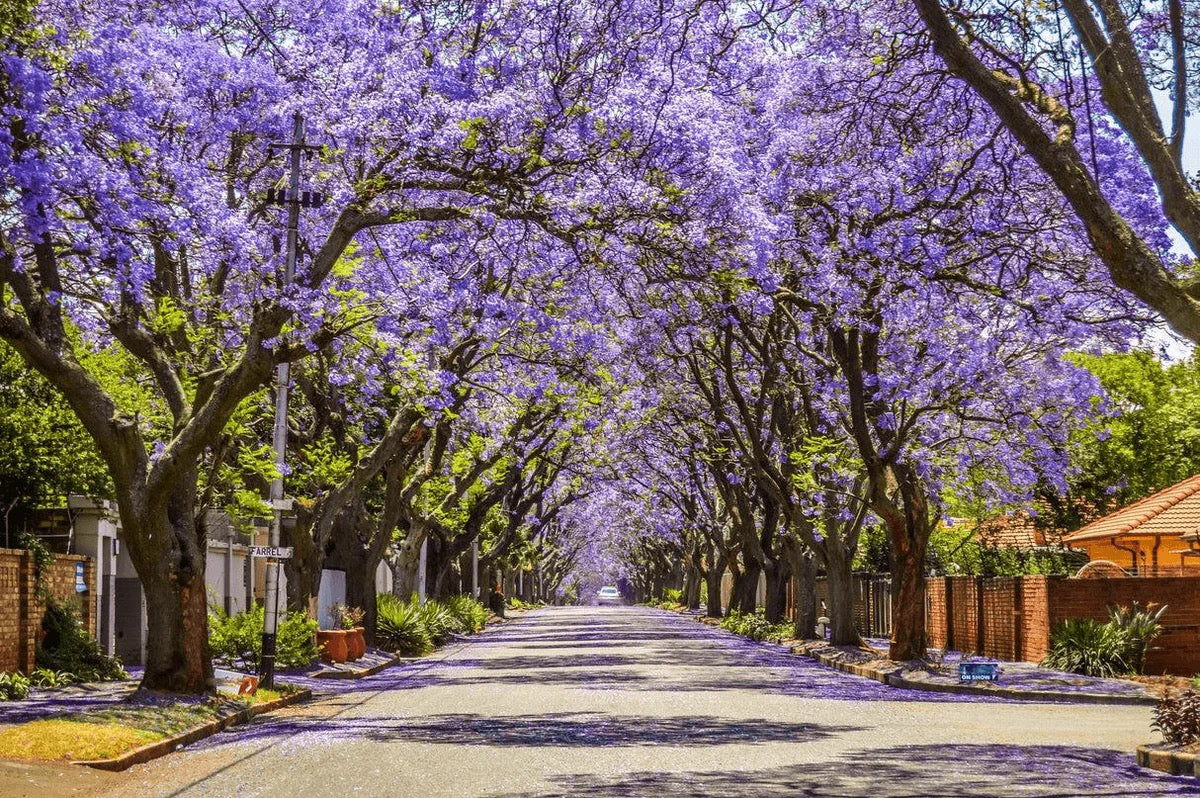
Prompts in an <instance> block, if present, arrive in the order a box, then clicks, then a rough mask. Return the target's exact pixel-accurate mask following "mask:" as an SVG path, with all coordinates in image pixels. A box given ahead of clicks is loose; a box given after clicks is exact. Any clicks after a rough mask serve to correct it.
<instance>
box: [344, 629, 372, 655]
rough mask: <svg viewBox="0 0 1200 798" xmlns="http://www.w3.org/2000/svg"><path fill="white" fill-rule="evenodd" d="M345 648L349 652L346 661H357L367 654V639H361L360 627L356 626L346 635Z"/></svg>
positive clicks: (361, 631)
mask: <svg viewBox="0 0 1200 798" xmlns="http://www.w3.org/2000/svg"><path fill="white" fill-rule="evenodd" d="M346 647H347V648H348V649H349V650H350V651H349V654H348V656H347V659H359V658H360V657H362V655H363V654H366V653H367V639H366V638H365V637H363V628H362V627H361V626H356V627H354V628H353V629H351V630H349V631H348V632H347V633H346Z"/></svg>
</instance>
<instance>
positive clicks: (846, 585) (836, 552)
mask: <svg viewBox="0 0 1200 798" xmlns="http://www.w3.org/2000/svg"><path fill="white" fill-rule="evenodd" d="M850 568H851V559H850V556H849V553H848V552H847V551H846V549H845V547H844V546H842V545H841V544H840V543H839V542H838V541H835V540H832V539H830V540H827V541H826V545H825V577H826V579H825V583H826V585H827V586H828V588H829V642H830V643H832V644H833V645H835V646H858V645H862V638H861V637H859V634H858V630H857V629H856V628H855V626H854V577H853V575H852V573H851V570H850Z"/></svg>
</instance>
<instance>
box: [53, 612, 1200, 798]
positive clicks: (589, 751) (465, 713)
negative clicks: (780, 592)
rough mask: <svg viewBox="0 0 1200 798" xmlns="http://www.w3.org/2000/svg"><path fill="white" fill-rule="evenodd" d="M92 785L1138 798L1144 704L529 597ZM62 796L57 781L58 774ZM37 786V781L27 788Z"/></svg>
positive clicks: (1160, 787)
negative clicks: (325, 689) (906, 683)
mask: <svg viewBox="0 0 1200 798" xmlns="http://www.w3.org/2000/svg"><path fill="white" fill-rule="evenodd" d="M336 689H337V690H338V692H337V693H336V694H333V695H331V696H329V697H328V698H326V699H325V700H321V701H316V702H313V703H311V704H309V705H307V706H304V707H301V708H294V709H291V710H285V711H284V712H283V713H280V714H279V715H277V716H274V717H271V718H268V719H263V720H260V721H258V722H256V723H254V724H252V725H250V726H247V727H241V728H235V729H233V730H230V731H228V732H226V733H224V734H221V735H218V736H217V737H214V738H211V739H209V740H208V741H205V742H203V743H200V744H197V745H196V746H193V747H191V748H190V749H188V750H186V751H183V752H179V753H176V754H172V755H171V756H168V757H166V758H164V759H160V760H158V761H156V762H153V763H150V764H147V765H143V766H139V767H136V768H133V769H131V770H129V771H127V772H125V773H122V774H104V775H103V776H102V777H97V778H96V779H95V780H94V781H93V782H92V783H90V784H88V785H87V792H89V793H91V794H110V795H117V794H121V795H131V794H137V795H147V796H149V795H186V796H220V797H221V798H225V797H226V796H243V795H245V796H251V795H268V796H289V797H291V796H325V795H336V796H346V795H355V796H398V797H401V798H404V797H407V796H414V797H415V796H421V798H427V797H431V796H443V795H444V796H455V798H458V797H459V796H475V795H479V796H493V797H494V798H516V796H535V797H537V798H541V796H556V795H586V796H599V797H600V798H605V797H607V796H654V797H655V798H663V797H665V796H704V797H705V798H710V797H711V796H734V797H736V798H741V797H745V798H750V796H753V797H754V798H764V797H766V798H770V796H784V795H787V796H794V795H818V796H855V795H870V796H881V797H885V796H913V797H914V798H915V797H916V796H978V795H994V796H1083V795H1103V796H1132V795H1136V796H1152V795H1192V794H1197V791H1196V790H1195V789H1194V785H1196V784H1197V782H1195V781H1192V780H1190V779H1181V778H1172V777H1168V776H1165V775H1163V774H1159V773H1156V772H1153V771H1145V770H1141V769H1139V768H1137V767H1136V766H1134V765H1133V764H1132V762H1133V760H1132V756H1131V755H1130V752H1131V751H1132V750H1133V748H1134V746H1135V745H1137V744H1138V743H1141V742H1145V741H1148V740H1150V739H1153V735H1152V734H1151V732H1150V731H1149V720H1150V710H1149V709H1148V708H1145V707H1103V706H1077V705H1061V704H1059V705H1055V704H1025V703H1014V702H991V701H987V700H978V699H976V700H962V699H961V698H960V697H956V696H942V695H938V694H930V693H913V692H907V691H902V690H895V689H892V688H887V687H884V686H883V685H880V684H877V683H875V682H871V681H867V680H865V679H859V678H857V677H853V676H848V675H845V674H842V673H838V672H835V671H832V670H829V669H827V668H824V667H821V666H819V665H816V664H815V663H812V662H811V661H808V660H804V659H801V658H798V657H793V656H790V655H786V654H783V653H782V652H781V651H779V650H778V649H777V648H771V647H763V646H760V645H758V644H753V643H750V642H749V641H743V640H741V639H740V638H734V637H732V636H731V635H728V634H726V633H725V632H722V631H720V630H714V629H710V628H708V627H706V626H703V625H702V624H698V623H696V622H695V621H694V620H691V619H688V618H684V617H680V616H676V615H673V614H669V613H664V612H658V611H652V610H644V609H636V608H612V609H598V608H571V609H546V610H542V611H539V612H535V613H531V614H530V615H528V616H526V617H525V618H523V619H521V620H518V621H516V622H515V623H512V624H509V625H508V626H506V627H503V628H501V629H498V630H496V631H493V632H490V633H487V634H485V635H483V636H481V637H480V638H478V639H477V640H475V641H473V642H468V643H463V644H459V645H455V646H452V647H451V648H449V649H447V650H445V651H443V652H441V653H439V654H438V655H435V656H434V657H433V658H431V659H429V660H426V661H422V662H419V663H416V664H414V665H410V666H407V667H405V668H403V669H399V670H397V669H391V670H389V671H385V672H384V673H383V674H380V675H378V676H376V677H372V678H370V679H367V680H363V681H361V682H357V683H355V684H354V685H353V686H351V685H343V684H339V685H337V687H336ZM59 784H60V785H63V787H60V789H63V791H65V784H66V782H59ZM39 794H40V795H47V794H53V792H49V793H47V792H40V793H39Z"/></svg>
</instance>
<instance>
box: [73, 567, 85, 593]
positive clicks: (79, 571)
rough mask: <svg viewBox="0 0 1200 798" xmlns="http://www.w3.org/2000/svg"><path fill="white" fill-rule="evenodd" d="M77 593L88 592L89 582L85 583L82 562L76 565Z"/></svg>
mask: <svg viewBox="0 0 1200 798" xmlns="http://www.w3.org/2000/svg"><path fill="white" fill-rule="evenodd" d="M75 592H76V593H86V592H88V590H87V582H85V581H84V580H83V563H81V562H77V563H75Z"/></svg>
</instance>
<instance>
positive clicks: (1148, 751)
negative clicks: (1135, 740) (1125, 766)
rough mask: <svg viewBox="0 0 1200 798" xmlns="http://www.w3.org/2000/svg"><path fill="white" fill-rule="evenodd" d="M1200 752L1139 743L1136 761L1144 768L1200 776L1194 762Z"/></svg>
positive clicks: (1198, 757) (1197, 759) (1199, 759)
mask: <svg viewBox="0 0 1200 798" xmlns="http://www.w3.org/2000/svg"><path fill="white" fill-rule="evenodd" d="M1197 761H1200V754H1189V753H1186V752H1184V751H1176V750H1174V749H1172V748H1163V747H1160V746H1158V745H1139V746H1138V748H1137V763H1138V764H1139V765H1141V766H1142V767H1144V768H1150V769H1151V770H1161V771H1162V772H1163V773H1170V774H1171V775H1172V776H1200V770H1198V769H1197V767H1196V763H1197Z"/></svg>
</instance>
